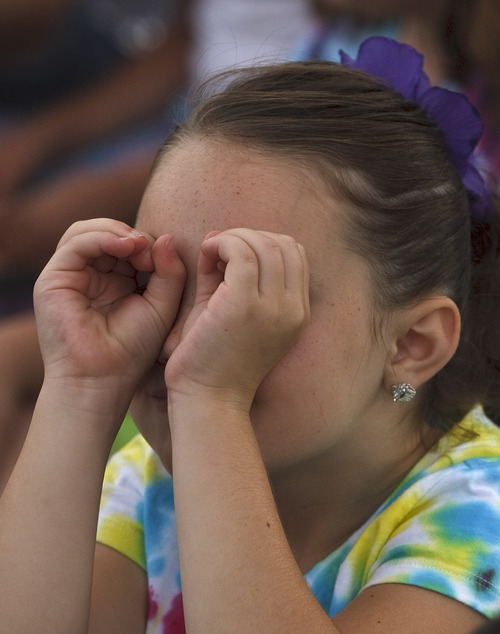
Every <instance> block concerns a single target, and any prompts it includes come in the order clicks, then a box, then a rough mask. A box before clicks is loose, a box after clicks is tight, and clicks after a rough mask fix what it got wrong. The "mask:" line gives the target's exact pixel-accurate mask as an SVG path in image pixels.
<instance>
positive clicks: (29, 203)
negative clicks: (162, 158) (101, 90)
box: [0, 153, 154, 275]
mask: <svg viewBox="0 0 500 634" xmlns="http://www.w3.org/2000/svg"><path fill="white" fill-rule="evenodd" d="M153 159H154V155H153V153H151V154H144V155H143V156H140V157H138V158H137V159H135V160H133V161H130V162H126V163H124V164H122V165H117V166H115V167H114V168H112V169H109V170H106V171H102V170H85V171H83V170H82V171H79V172H77V173H75V174H73V175H71V176H69V177H67V178H64V179H62V180H60V181H57V182H54V183H49V184H48V185H47V186H45V187H44V188H40V189H38V190H36V191H34V192H31V193H29V194H26V195H25V196H24V197H22V198H19V199H18V201H17V206H18V209H17V210H16V213H11V214H10V215H9V216H7V217H6V218H5V219H4V228H5V229H6V230H5V239H4V240H2V239H1V238H0V244H1V246H2V249H1V256H0V270H2V271H3V272H4V273H8V272H9V271H16V272H17V273H19V271H24V272H25V273H28V274H32V275H33V274H38V273H39V271H40V270H41V268H42V267H43V266H44V265H45V264H46V262H47V261H48V259H49V258H50V256H51V255H52V253H53V252H54V250H55V249H56V246H57V243H58V242H59V240H60V238H61V236H62V234H63V233H64V231H65V230H66V229H67V228H68V227H69V226H70V225H71V224H72V223H73V222H76V221H78V220H85V219H88V218H96V217H101V216H102V217H104V216H106V217H110V218H115V219H117V220H121V221H123V222H126V223H128V224H133V223H134V220H135V215H136V213H137V209H138V207H139V203H140V200H141V197H142V194H143V192H144V188H145V186H146V183H147V179H148V175H149V171H150V168H151V165H152V162H153ZM12 235H23V241H12V240H9V239H8V236H12ZM2 243H3V244H2Z"/></svg>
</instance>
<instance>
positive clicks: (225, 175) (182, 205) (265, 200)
mask: <svg viewBox="0 0 500 634" xmlns="http://www.w3.org/2000/svg"><path fill="white" fill-rule="evenodd" d="M328 202H329V201H327V196H326V194H324V193H323V192H322V191H321V188H320V187H319V186H318V182H317V179H316V178H314V177H313V175H312V174H307V173H306V172H305V171H301V170H300V169H299V168H298V167H294V166H292V165H291V164H288V163H286V162H285V161H284V160H280V159H278V158H273V157H269V156H263V155H261V154H259V153H257V152H256V151H252V150H248V149H245V148H241V147H238V146H231V145H229V144H228V143H217V142H206V141H192V142H190V143H188V144H185V145H179V146H177V147H175V148H173V149H171V150H170V151H169V152H168V153H167V154H166V155H165V156H164V157H163V159H162V160H161V161H160V163H159V165H158V167H157V169H156V172H155V174H154V175H153V177H152V179H151V182H150V184H149V186H148V188H147V190H146V193H145V195H144V198H143V201H142V204H141V208H140V210H139V216H138V221H137V225H138V228H139V229H143V230H145V231H148V232H149V233H152V234H153V235H160V234H162V233H165V232H171V233H174V234H176V235H177V237H178V238H182V237H183V236H184V235H189V236H190V237H191V238H193V237H194V235H195V234H196V233H198V234H199V236H200V240H201V239H203V237H204V236H205V235H206V233H208V231H211V230H213V229H218V230H220V231H223V230H225V229H229V228H234V227H247V228H250V229H258V230H265V231H272V232H276V233H287V234H290V235H293V236H294V237H295V238H297V239H299V237H300V235H302V236H304V235H306V234H309V233H313V232H311V231H310V228H311V224H315V223H319V224H322V225H325V224H326V223H327V222H328V224H330V222H329V221H328V209H327V207H328V206H329V205H328ZM324 228H325V227H324V226H323V230H322V231H321V233H322V234H323V233H324Z"/></svg>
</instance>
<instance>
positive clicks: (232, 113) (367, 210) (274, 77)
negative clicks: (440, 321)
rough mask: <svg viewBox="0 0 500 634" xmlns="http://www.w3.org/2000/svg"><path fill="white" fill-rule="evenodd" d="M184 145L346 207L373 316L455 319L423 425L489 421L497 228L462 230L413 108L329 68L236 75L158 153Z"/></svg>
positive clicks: (445, 175)
mask: <svg viewBox="0 0 500 634" xmlns="http://www.w3.org/2000/svg"><path fill="white" fill-rule="evenodd" d="M223 79H224V82H227V79H228V76H227V74H226V75H225V76H224V77H223ZM186 135H187V138H188V139H189V138H190V137H192V135H196V136H204V137H210V136H213V137H216V138H221V139H225V140H228V141H231V142H237V143H243V144H247V145H248V146H249V147H252V148H255V149H257V150H260V151H265V152H271V153H274V154H275V155H279V156H281V157H284V158H286V159H288V160H291V161H295V162H298V163H299V164H300V165H302V166H303V167H306V168H308V169H309V170H313V171H315V172H316V173H318V174H319V175H320V176H321V177H322V179H323V181H324V182H325V184H326V185H327V187H330V188H331V191H332V192H335V195H336V196H338V195H339V194H340V195H341V196H343V197H344V198H345V200H347V201H348V202H349V203H350V205H349V208H350V213H349V214H346V215H347V235H346V239H347V242H348V244H349V245H350V248H352V249H353V251H355V252H357V253H359V254H360V255H361V256H362V257H364V258H365V260H367V261H368V262H369V263H370V265H371V269H372V271H373V282H374V284H373V288H374V303H375V306H376V307H377V308H378V309H379V311H380V313H383V311H388V310H391V309H394V308H397V307H402V306H407V305H411V304H412V303H414V302H417V301H418V300H420V299H422V298H424V297H426V296H429V295H431V294H433V293H436V292H439V293H445V294H447V295H449V296H450V297H451V298H452V299H453V300H454V301H455V302H456V303H457V305H458V306H459V308H460V311H461V314H462V318H463V324H464V327H463V333H462V339H461V344H460V347H459V350H458V352H457V354H456V355H455V357H454V358H453V360H452V361H451V362H450V363H449V364H448V365H447V366H446V367H445V368H444V369H443V370H441V372H439V373H438V374H437V375H436V376H435V377H434V378H433V379H432V381H430V382H429V384H428V386H427V390H428V394H427V398H426V399H425V402H426V405H425V408H426V411H425V417H426V420H427V421H428V422H429V424H431V425H433V426H437V427H439V428H441V429H447V428H448V427H449V426H450V425H451V424H452V423H454V422H456V421H458V420H460V419H461V418H462V417H463V416H464V415H465V414H466V413H467V411H469V410H470V409H471V407H473V406H474V405H476V404H477V403H479V402H481V403H483V405H484V406H485V407H487V408H489V411H491V412H494V413H498V412H500V389H499V384H500V369H499V365H500V349H499V346H498V340H497V339H498V328H497V327H496V324H495V323H487V321H488V319H491V317H492V316H493V318H494V319H493V322H494V320H496V315H497V314H498V310H497V309H498V308H499V295H498V291H499V288H498V287H499V280H500V272H499V270H498V269H499V265H498V260H499V258H498V245H497V242H496V236H497V235H498V218H497V217H495V218H491V219H490V220H489V221H488V223H481V224H474V225H472V224H471V219H470V210H469V200H468V195H467V192H466V191H465V189H464V186H463V184H462V182H461V180H460V178H459V177H458V174H457V172H456V170H455V168H454V166H453V164H452V162H451V161H450V159H449V156H448V150H447V147H446V144H445V142H444V137H443V135H442V133H441V132H440V130H439V129H438V128H437V126H436V125H435V124H434V123H433V122H432V121H431V120H430V119H429V117H428V116H427V115H426V114H425V112H423V111H422V109H421V108H420V107H419V106H417V105H416V104H415V103H413V102H410V101H407V100H405V99H404V98H403V97H401V96H400V95H399V94H397V93H394V92H392V91H390V90H387V89H386V88H385V87H384V86H382V85H381V84H380V83H379V82H378V81H377V80H375V79H373V78H372V77H370V76H367V75H365V74H363V73H359V72H357V71H353V70H350V69H347V68H344V67H342V66H340V65H337V64H334V63H328V62H304V63H289V64H283V65H277V66H270V67H263V68H257V69H247V70H244V71H237V74H236V75H235V77H233V78H232V81H231V82H230V83H229V84H228V85H227V86H226V87H225V89H224V90H223V91H222V92H216V93H215V94H211V95H209V96H208V97H205V98H204V99H203V100H201V101H200V103H199V104H198V105H197V106H195V107H194V109H193V111H192V114H191V116H190V118H189V120H188V121H187V122H185V123H184V124H183V125H182V126H180V127H179V128H178V130H177V131H176V133H174V135H173V137H172V138H171V139H170V141H167V144H166V146H165V148H168V147H170V145H171V144H175V143H178V142H179V140H182V139H183V138H185V137H186ZM471 236H472V240H471ZM485 266H487V271H488V272H487V274H484V273H483V272H482V270H483V268H484V267H485ZM495 267H496V268H495ZM493 268H494V271H495V272H494V274H493V272H492V271H493ZM476 269H477V271H476ZM492 311H494V312H492Z"/></svg>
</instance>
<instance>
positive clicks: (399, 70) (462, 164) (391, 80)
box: [340, 36, 492, 221]
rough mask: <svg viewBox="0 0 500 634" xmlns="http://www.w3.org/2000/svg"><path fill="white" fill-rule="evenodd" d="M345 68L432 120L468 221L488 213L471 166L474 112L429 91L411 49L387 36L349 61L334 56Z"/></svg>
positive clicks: (486, 195) (476, 130)
mask: <svg viewBox="0 0 500 634" xmlns="http://www.w3.org/2000/svg"><path fill="white" fill-rule="evenodd" d="M340 60H341V62H342V64H343V65H344V66H346V67H348V68H353V69H355V70H360V71H364V72H365V73H368V74H369V75H371V76H372V77H376V78H378V79H380V80H381V81H382V82H383V83H384V84H385V85H386V86H387V87H389V88H392V89H393V90H395V91H396V92H398V93H399V94H401V95H402V96H403V97H405V99H408V100H411V101H414V102H416V103H417V104H418V105H419V106H420V107H421V108H422V109H423V110H425V112H426V113H427V114H428V115H429V117H430V118H431V119H432V120H433V121H435V123H436V124H437V125H438V127H439V129H440V130H441V131H442V133H443V134H444V137H445V141H446V144H447V146H448V149H449V153H450V158H451V160H452V161H453V164H454V165H455V168H456V170H457V172H458V174H459V176H460V178H461V179H462V182H463V184H464V186H465V188H466V189H467V191H468V192H469V194H470V196H471V198H472V206H473V218H474V220H477V221H480V220H481V219H483V218H484V217H485V216H486V215H487V214H488V212H489V211H490V209H491V194H492V192H491V189H490V187H489V186H488V184H487V183H486V182H485V181H484V179H483V177H482V176H481V174H480V173H479V172H478V170H477V168H476V167H475V165H474V157H473V151H474V148H475V147H476V145H477V143H478V141H479V138H480V137H481V134H482V132H483V123H482V121H481V118H480V116H479V113H478V112H477V110H476V108H474V106H473V105H472V104H471V103H470V101H469V100H468V99H467V97H466V96H465V95H463V94H461V93H458V92H453V91H451V90H447V89H446V88H441V87H439V86H431V83H430V81H429V78H428V77H427V75H426V74H425V72H424V68H423V66H424V58H423V56H422V55H421V54H420V53H418V52H417V51H416V50H415V49H414V48H413V47H411V46H409V45H408V44H401V43H400V42H397V41H395V40H392V39H389V38H387V37H380V36H375V37H370V38H368V39H367V40H365V41H364V42H363V43H362V44H361V46H360V48H359V51H358V57H357V59H352V58H351V57H350V56H349V55H347V53H344V51H340Z"/></svg>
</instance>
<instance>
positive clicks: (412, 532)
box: [0, 38, 500, 634]
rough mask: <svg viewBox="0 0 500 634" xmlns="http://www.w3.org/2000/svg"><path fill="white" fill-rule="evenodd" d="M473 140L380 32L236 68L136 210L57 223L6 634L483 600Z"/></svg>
mask: <svg viewBox="0 0 500 634" xmlns="http://www.w3.org/2000/svg"><path fill="white" fill-rule="evenodd" d="M349 67H350V68H349ZM364 70H370V71H371V72H372V74H374V75H375V77H371V76H369V75H368V74H367V73H365V72H362V71H364ZM226 80H227V78H225V79H224V81H225V82H226ZM419 104H420V105H419ZM479 134H480V124H479V122H478V120H477V118H476V114H475V111H474V110H473V109H472V108H471V107H470V105H469V104H468V102H467V101H466V100H465V99H463V98H462V97H461V96H460V95H454V94H452V93H448V92H447V91H444V90H442V89H440V88H437V89H436V88H431V87H430V86H429V83H428V80H427V78H426V76H425V75H424V74H423V72H422V60H421V58H420V56H419V55H418V54H417V53H415V51H413V49H410V48H409V47H406V46H402V45H398V44H396V43H395V42H392V41H390V40H385V39H378V38H377V39H374V40H371V41H370V42H369V43H368V44H367V47H366V48H365V49H364V50H362V51H361V52H360V54H359V57H358V59H357V60H352V59H350V58H347V57H345V56H344V66H341V65H336V64H328V63H317V64H289V65H280V66H276V67H270V68H261V69H258V70H249V71H246V72H242V74H241V76H238V77H237V78H236V79H234V81H233V82H232V83H230V84H229V86H227V87H226V88H225V90H224V91H223V92H220V93H217V92H216V93H214V94H212V95H211V96H209V97H208V98H207V99H206V100H205V101H204V102H202V103H201V104H200V105H199V106H198V107H197V108H196V109H195V110H194V112H193V114H192V116H191V118H190V120H189V121H188V122H186V123H185V124H183V125H182V126H180V128H179V129H178V130H177V131H176V133H175V134H174V135H173V137H172V138H171V139H170V140H169V141H168V142H167V144H166V145H165V147H164V148H163V150H162V152H161V153H160V155H159V157H158V160H157V163H156V166H155V169H154V171H153V174H152V177H151V180H150V183H149V185H148V188H147V190H146V192H145V195H144V198H143V201H142V204H141V207H140V210H139V214H138V219H137V228H136V229H134V230H133V229H130V228H129V227H127V226H126V225H124V224H122V223H119V222H116V221H113V220H108V219H100V220H93V221H87V222H83V223H79V224H76V225H74V226H73V227H72V228H70V229H69V231H68V232H67V233H66V235H65V236H64V238H63V239H62V240H61V243H60V245H59V248H58V250H57V252H56V254H55V255H54V256H53V258H52V260H51V261H50V262H49V264H48V265H47V267H46V269H45V270H44V272H43V273H42V275H41V276H40V278H39V280H38V282H37V285H36V289H35V300H36V312H37V319H38V325H39V326H38V327H39V335H40V341H41V347H42V353H43V355H44V360H45V379H44V385H43V388H42V391H41V393H40V397H39V399H38V403H37V406H36V410H35V414H34V418H33V421H32V424H31V428H30V431H29V433H28V437H27V440H26V443H25V446H24V449H23V452H22V454H21V457H20V459H19V461H18V463H17V465H16V468H15V470H14V473H13V475H12V477H11V479H10V481H9V484H8V485H7V488H6V490H5V493H4V495H3V497H2V499H1V500H0V505H1V512H0V536H1V548H0V570H1V571H2V574H3V575H5V579H6V581H5V582H4V583H3V584H2V593H1V597H0V616H1V622H2V624H3V626H4V627H5V628H6V630H7V631H17V632H19V631H38V632H51V633H52V632H64V633H65V634H66V633H68V632H86V631H91V632H120V633H122V632H144V631H147V632H166V633H178V632H183V631H187V632H189V633H192V632H203V633H206V632H217V633H219V632H252V633H255V632H286V633H290V632H300V633H303V632H315V633H321V632H356V633H359V632H370V633H372V632H384V633H388V632H395V633H396V632H397V633H400V632H426V633H428V632H445V631H449V632H470V631H472V629H474V628H475V627H476V626H480V625H481V623H482V622H483V621H484V620H485V617H492V616H493V615H495V614H496V613H497V612H498V611H499V610H500V588H499V584H498V574H499V570H500V543H499V540H498V534H499V529H500V431H499V430H498V428H497V427H495V426H494V424H493V423H492V422H491V421H490V420H489V419H488V418H487V417H486V416H485V414H484V413H483V410H482V409H481V408H479V407H478V406H479V404H482V405H483V407H484V409H485V410H486V411H488V412H490V414H491V415H492V416H493V415H494V416H496V415H497V413H498V411H499V410H498V397H499V391H498V384H499V371H498V365H499V361H498V359H499V355H498V342H497V341H496V340H495V337H497V336H498V328H497V327H496V323H495V321H494V319H492V318H491V315H492V314H493V315H495V314H496V313H492V308H495V306H496V307H498V292H497V290H498V280H499V274H498V261H497V247H496V245H494V244H493V242H492V240H493V237H494V235H495V234H496V231H497V228H498V220H497V216H496V214H495V212H494V210H493V208H492V206H491V204H490V201H489V199H488V192H487V191H486V190H485V189H484V187H483V183H482V180H481V178H480V177H479V175H478V173H477V171H476V170H475V168H474V166H473V165H472V164H471V160H470V153H471V151H472V149H473V147H474V143H475V141H477V138H478V136H479ZM471 214H472V215H471ZM471 236H472V240H471ZM495 267H496V268H495ZM484 271H486V273H485V272H484ZM134 393H135V396H134V399H133V403H132V410H131V411H132V414H133V417H134V419H135V421H136V423H137V425H138V427H139V429H140V431H141V433H142V436H140V437H137V438H136V439H135V440H133V441H132V442H131V444H130V445H129V446H128V447H126V448H125V449H124V450H123V452H121V453H119V454H117V456H116V457H115V458H113V459H112V460H111V462H110V464H109V467H108V470H107V474H106V478H105V484H104V490H103V495H102V508H101V513H100V519H99V527H98V532H97V541H98V545H97V548H96V549H95V558H94V557H93V553H94V542H95V532H96V524H97V516H98V506H99V498H100V493H101V481H102V478H103V472H104V468H105V465H106V461H107V457H108V452H109V449H110V447H111V444H112V442H113V438H114V435H115V434H116V431H117V429H118V428H119V425H120V422H121V421H122V419H123V416H124V414H125V412H126V411H127V409H128V406H129V403H130V400H131V399H132V396H133V395H134ZM174 500H175V510H174ZM181 584H182V587H181ZM89 615H90V616H89Z"/></svg>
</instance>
